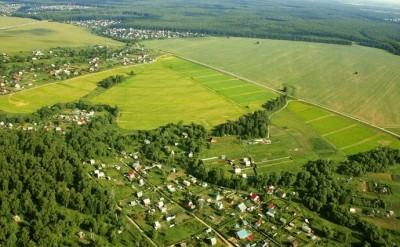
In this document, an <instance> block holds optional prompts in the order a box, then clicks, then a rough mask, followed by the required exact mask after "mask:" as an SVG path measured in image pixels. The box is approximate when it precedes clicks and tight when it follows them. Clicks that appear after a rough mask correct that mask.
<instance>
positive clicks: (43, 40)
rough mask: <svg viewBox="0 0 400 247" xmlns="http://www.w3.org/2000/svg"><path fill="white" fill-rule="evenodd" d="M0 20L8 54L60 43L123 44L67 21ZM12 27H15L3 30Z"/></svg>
mask: <svg viewBox="0 0 400 247" xmlns="http://www.w3.org/2000/svg"><path fill="white" fill-rule="evenodd" d="M0 23H1V24H0V52H5V53H16V52H20V51H33V50H45V49H50V48H55V47H60V46H62V47H86V46H89V45H95V44H97V45H109V46H121V45H122V43H120V42H117V41H114V40H111V39H108V38H104V37H100V36H98V35H94V34H92V33H91V32H90V30H89V29H85V28H81V27H77V26H73V25H68V24H62V23H56V22H37V21H36V20H33V19H26V18H15V17H1V18H0ZM21 24H26V25H21ZM10 26H15V27H12V28H7V29H2V28H4V27H10ZM16 40H18V42H16ZM21 44H23V45H21Z"/></svg>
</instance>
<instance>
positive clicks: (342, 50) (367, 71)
mask: <svg viewBox="0 0 400 247" xmlns="http://www.w3.org/2000/svg"><path fill="white" fill-rule="evenodd" d="M256 41H260V43H259V44H255V43H256ZM143 44H145V45H146V47H149V48H154V49H161V50H164V51H171V52H174V53H176V54H179V55H182V56H185V57H188V58H191V59H194V60H197V61H200V62H203V63H206V64H209V65H211V66H215V67H217V68H220V69H224V70H227V71H230V72H232V73H235V74H238V75H240V76H243V77H245V78H248V79H251V80H254V81H257V82H259V83H261V84H264V85H267V86H270V87H273V88H276V89H279V88H281V87H282V84H283V83H287V84H291V85H294V86H295V87H296V94H297V96H298V97H301V98H303V99H307V100H311V101H314V102H318V103H320V104H323V105H327V106H329V107H330V108H332V109H335V110H338V111H341V112H345V113H348V114H351V115H354V116H357V117H358V118H360V119H364V120H366V121H368V122H372V123H375V124H377V125H381V126H393V128H396V126H397V128H399V123H400V114H398V113H397V112H396V111H395V110H394V109H399V108H400V101H399V100H398V99H399V98H400V91H399V90H396V89H397V88H399V87H400V80H399V79H400V70H398V67H399V65H400V57H398V56H394V55H391V54H389V53H387V52H384V51H382V50H377V49H372V48H367V47H361V46H341V45H331V44H316V43H308V42H292V41H279V40H260V39H247V38H232V37H231V38H229V39H227V38H214V37H209V38H195V39H170V40H154V41H146V42H143ZM355 72H358V73H357V74H356V73H355Z"/></svg>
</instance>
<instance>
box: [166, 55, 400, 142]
mask: <svg viewBox="0 0 400 247" xmlns="http://www.w3.org/2000/svg"><path fill="white" fill-rule="evenodd" d="M163 52H165V53H168V54H171V55H173V56H176V57H178V58H181V59H184V60H187V61H189V62H192V63H196V64H199V65H202V66H204V67H207V68H210V69H213V70H215V71H218V72H221V73H223V74H226V75H229V76H232V77H235V78H237V79H239V80H242V81H246V82H249V83H253V84H256V85H258V86H260V87H263V88H265V89H268V90H270V91H272V92H275V93H277V94H279V95H283V93H282V92H281V91H279V90H276V89H274V88H272V87H268V86H265V85H263V84H261V83H258V82H256V81H253V80H250V79H247V78H244V77H242V76H239V75H236V74H233V73H231V72H228V71H225V70H222V69H219V68H216V67H214V66H211V65H208V64H204V63H201V62H199V61H196V60H193V59H190V58H187V57H183V56H180V55H178V54H175V53H173V52H168V51H163ZM291 98H293V99H295V100H298V101H300V102H304V103H306V104H310V105H312V106H316V107H318V108H321V109H324V110H327V111H330V112H332V113H335V114H338V115H340V116H344V117H346V118H350V119H352V120H354V121H357V122H359V123H361V124H364V125H366V126H369V127H371V128H374V129H378V130H380V131H383V132H385V133H386V134H389V135H391V136H394V137H396V138H400V135H398V134H396V133H394V132H391V131H389V130H387V129H384V128H382V127H379V126H377V125H375V124H371V123H369V122H367V121H364V120H361V119H359V118H356V117H354V116H352V115H350V114H347V113H343V112H339V111H336V110H333V109H331V108H329V107H327V106H324V105H321V104H319V103H316V102H312V101H309V100H304V99H300V98H297V97H294V96H291Z"/></svg>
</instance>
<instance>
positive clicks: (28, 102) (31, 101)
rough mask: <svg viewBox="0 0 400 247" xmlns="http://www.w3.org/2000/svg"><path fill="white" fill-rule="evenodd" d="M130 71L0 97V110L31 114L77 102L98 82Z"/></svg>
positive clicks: (110, 71)
mask: <svg viewBox="0 0 400 247" xmlns="http://www.w3.org/2000/svg"><path fill="white" fill-rule="evenodd" d="M131 70H132V66H130V67H123V68H118V69H112V70H107V71H102V72H99V73H96V74H89V75H85V76H81V77H76V78H73V79H70V80H66V81H63V82H59V83H53V84H48V85H45V86H41V87H36V88H32V89H28V90H24V91H21V92H18V93H13V94H9V95H5V96H0V110H3V111H6V112H10V113H31V112H34V111H35V110H37V109H39V108H41V107H43V106H50V105H54V104H56V103H59V102H68V101H73V100H78V99H79V98H81V97H83V96H84V95H86V94H88V93H89V92H91V91H92V90H93V89H95V88H96V84H97V83H98V82H99V81H100V80H102V79H104V78H106V77H108V76H110V75H117V74H126V73H128V72H130V71H131Z"/></svg>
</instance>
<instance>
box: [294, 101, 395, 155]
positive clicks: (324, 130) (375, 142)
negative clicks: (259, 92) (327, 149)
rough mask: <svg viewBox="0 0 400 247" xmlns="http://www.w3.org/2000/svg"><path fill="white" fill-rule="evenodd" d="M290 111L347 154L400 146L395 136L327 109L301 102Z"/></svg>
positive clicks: (295, 104)
mask: <svg viewBox="0 0 400 247" xmlns="http://www.w3.org/2000/svg"><path fill="white" fill-rule="evenodd" d="M288 110H289V111H290V112H291V113H293V114H295V115H296V116H297V117H298V118H300V119H301V120H304V121H305V123H306V124H307V125H309V126H310V127H311V128H313V129H314V130H315V131H316V132H317V133H319V134H320V135H321V136H322V137H324V138H325V139H326V140H328V141H329V142H330V143H332V144H333V145H334V146H336V147H337V148H338V149H340V150H342V151H343V152H344V153H346V154H354V153H357V152H361V151H367V150H370V149H372V148H375V147H377V146H380V145H389V146H391V147H395V148H399V147H400V141H399V140H397V139H396V138H395V137H392V136H390V135H388V134H386V133H384V132H382V131H379V130H377V129H374V128H371V127H369V126H366V125H364V124H361V123H359V122H357V121H354V120H351V119H348V118H345V117H342V116H340V115H337V114H334V113H332V112H329V111H327V110H323V109H320V108H317V107H313V106H311V105H308V104H305V103H301V102H290V103H289V106H288Z"/></svg>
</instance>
